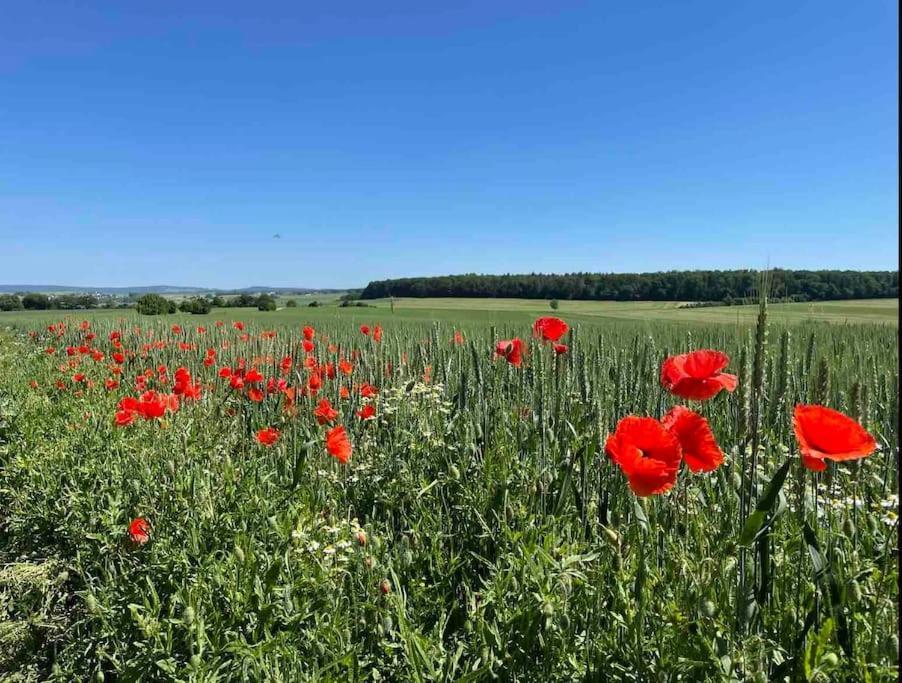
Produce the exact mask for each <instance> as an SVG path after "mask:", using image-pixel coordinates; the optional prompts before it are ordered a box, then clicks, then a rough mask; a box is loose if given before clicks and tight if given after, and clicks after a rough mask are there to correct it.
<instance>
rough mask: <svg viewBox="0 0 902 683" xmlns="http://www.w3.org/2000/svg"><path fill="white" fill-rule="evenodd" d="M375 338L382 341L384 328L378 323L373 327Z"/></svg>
mask: <svg viewBox="0 0 902 683" xmlns="http://www.w3.org/2000/svg"><path fill="white" fill-rule="evenodd" d="M373 340H374V341H377V342H380V341H382V328H381V327H379V326H378V325H376V327H374V328H373Z"/></svg>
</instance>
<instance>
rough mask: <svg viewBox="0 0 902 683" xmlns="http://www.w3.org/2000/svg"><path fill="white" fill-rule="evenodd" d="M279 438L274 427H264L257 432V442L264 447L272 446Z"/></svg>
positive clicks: (277, 431)
mask: <svg viewBox="0 0 902 683" xmlns="http://www.w3.org/2000/svg"><path fill="white" fill-rule="evenodd" d="M279 436H281V434H280V432H279V430H278V429H276V428H275V427H266V428H264V429H261V430H259V431H258V432H257V441H258V442H260V443H261V444H263V445H264V446H272V445H273V444H274V443H276V441H278V440H279Z"/></svg>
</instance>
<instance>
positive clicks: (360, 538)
mask: <svg viewBox="0 0 902 683" xmlns="http://www.w3.org/2000/svg"><path fill="white" fill-rule="evenodd" d="M356 536H357V542H358V543H359V544H360V545H366V532H365V531H363V529H361V530H360V531H358V532H357V534H356Z"/></svg>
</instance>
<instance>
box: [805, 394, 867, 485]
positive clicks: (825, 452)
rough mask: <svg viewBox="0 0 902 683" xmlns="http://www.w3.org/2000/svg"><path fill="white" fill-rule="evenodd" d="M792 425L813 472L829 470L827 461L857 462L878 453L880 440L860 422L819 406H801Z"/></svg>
mask: <svg viewBox="0 0 902 683" xmlns="http://www.w3.org/2000/svg"><path fill="white" fill-rule="evenodd" d="M792 426H793V429H794V430H795V433H796V440H797V441H798V443H799V451H800V452H801V453H802V464H803V465H805V467H807V468H808V469H809V470H813V471H815V472H821V471H823V470H825V469H827V463H825V462H824V460H825V459H826V460H834V461H840V460H856V459H858V458H866V457H868V456H869V455H871V453H873V452H874V451H875V450H877V441H876V440H875V439H874V437H873V436H871V435H870V434H869V433H868V432H867V431H866V430H865V429H864V427H862V426H861V425H860V424H858V422H856V421H855V420H853V419H852V418H851V417H849V416H848V415H843V414H842V413H841V412H839V411H837V410H832V409H831V408H825V407H824V406H819V405H797V406H796V408H795V412H794V413H793V416H792Z"/></svg>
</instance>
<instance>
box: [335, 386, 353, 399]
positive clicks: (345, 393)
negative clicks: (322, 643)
mask: <svg viewBox="0 0 902 683" xmlns="http://www.w3.org/2000/svg"><path fill="white" fill-rule="evenodd" d="M338 396H339V398H343V399H347V398H349V397H350V396H351V392H350V391H348V388H347V387H341V388H340V389H339V390H338Z"/></svg>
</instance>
